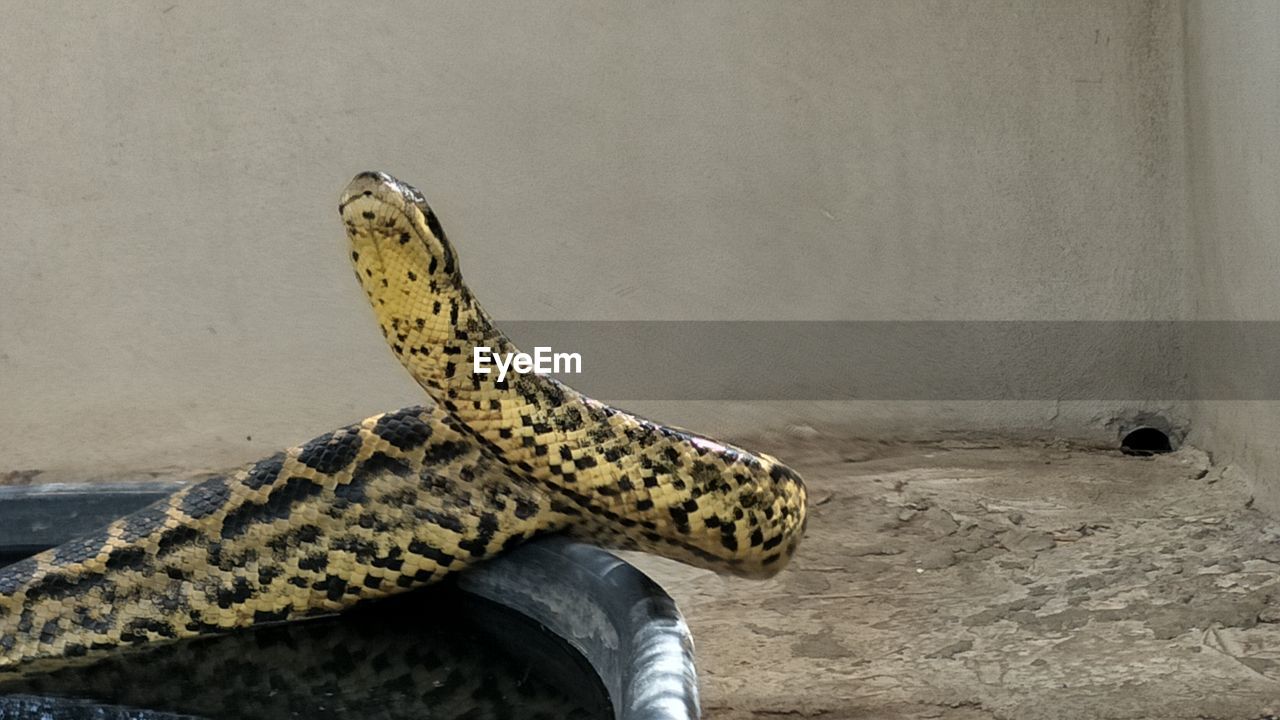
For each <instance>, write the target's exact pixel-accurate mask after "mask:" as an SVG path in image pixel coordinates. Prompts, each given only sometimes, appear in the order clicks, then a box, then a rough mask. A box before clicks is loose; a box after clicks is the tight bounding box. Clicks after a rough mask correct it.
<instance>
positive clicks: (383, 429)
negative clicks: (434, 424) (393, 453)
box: [373, 407, 431, 450]
mask: <svg viewBox="0 0 1280 720" xmlns="http://www.w3.org/2000/svg"><path fill="white" fill-rule="evenodd" d="M421 413H422V408H420V407H412V408H405V409H404V410H399V411H397V412H393V413H387V414H386V415H383V416H382V417H380V418H378V422H377V424H375V425H374V426H373V432H374V434H376V435H377V436H378V437H380V438H382V439H383V440H386V441H387V442H388V443H390V444H391V445H392V446H394V447H396V448H398V449H400V450H412V449H413V448H416V447H418V446H419V445H421V444H422V443H424V442H426V441H427V440H428V439H429V438H430V437H431V426H430V425H428V424H427V423H425V422H423V421H422V418H421V417H419V415H421Z"/></svg>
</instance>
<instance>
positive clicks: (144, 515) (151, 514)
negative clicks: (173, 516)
mask: <svg viewBox="0 0 1280 720" xmlns="http://www.w3.org/2000/svg"><path fill="white" fill-rule="evenodd" d="M168 512H169V501H168V500H167V499H166V500H161V501H160V502H157V503H155V504H153V505H149V506H147V507H145V508H143V509H141V510H139V511H137V512H135V513H132V514H130V515H127V516H125V518H124V521H123V523H122V525H121V528H120V537H121V539H122V540H124V541H125V542H137V541H138V540H141V539H142V538H144V537H146V536H148V535H151V534H152V533H154V532H156V531H157V530H159V529H160V528H162V527H164V523H165V520H166V518H167V517H168Z"/></svg>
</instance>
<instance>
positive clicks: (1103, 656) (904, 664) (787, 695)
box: [627, 432, 1280, 720]
mask: <svg viewBox="0 0 1280 720" xmlns="http://www.w3.org/2000/svg"><path fill="white" fill-rule="evenodd" d="M805 435H806V436H805V437H790V436H788V437H783V436H773V437H765V438H756V439H750V440H746V439H744V444H747V446H748V447H752V448H759V449H762V450H765V451H767V452H770V453H772V454H775V455H777V456H778V457H780V458H782V459H783V460H784V461H786V462H787V463H788V464H790V465H792V466H793V467H795V468H796V469H797V470H798V471H800V473H801V474H802V475H803V476H804V477H805V479H806V482H807V483H808V486H809V498H810V521H809V531H808V534H807V536H806V538H805V541H804V543H803V544H802V545H801V548H800V552H799V553H798V554H797V556H796V559H795V560H794V561H793V563H792V565H791V566H790V567H789V568H788V569H787V570H786V571H784V572H783V573H782V574H780V575H779V576H778V577H776V578H774V579H772V580H769V581H766V582H762V583H761V582H751V581H748V580H739V579H735V578H726V577H720V576H717V575H714V574H711V573H708V572H704V571H699V570H693V569H690V568H686V567H684V566H679V565H676V564H675V563H669V562H666V561H663V560H657V559H653V558H648V557H643V556H636V555H634V554H628V555H627V558H628V560H630V561H632V562H634V563H635V564H637V565H639V566H641V567H642V568H643V569H644V570H645V571H646V572H648V573H649V574H650V575H651V576H652V577H654V578H655V579H656V580H658V581H659V582H660V583H662V584H663V586H665V587H666V588H667V589H668V591H669V592H671V594H672V595H674V596H675V598H676V600H677V601H678V602H679V604H680V607H681V608H682V610H683V611H684V613H685V616H686V619H687V620H688V622H689V625H690V627H691V629H692V631H693V635H694V639H695V643H696V646H697V657H698V666H699V674H700V680H701V688H702V704H703V711H704V715H705V717H707V718H709V719H711V720H720V719H722V718H724V719H729V720H736V719H739V718H775V717H796V718H804V717H820V718H825V719H835V718H886V719H889V720H896V719H899V718H904V719H905V718H941V719H944V720H968V719H970V718H1002V719H1003V718H1009V719H1014V718H1036V719H1037V720H1053V719H1055V718H1063V719H1065V718H1111V719H1120V718H1126V719H1127V718H1135V719H1136V718H1162V719H1176V718H1187V719H1188V720H1190V719H1193V718H1194V719H1196V720H1203V719H1211V718H1214V719H1216V718H1221V719H1224V720H1226V719H1232V720H1237V719H1238V720H1260V719H1264V718H1269V717H1271V716H1272V713H1274V712H1280V577H1278V575H1277V571H1278V570H1280V542H1278V539H1280V525H1277V524H1275V523H1273V522H1272V523H1269V522H1268V521H1267V518H1266V517H1265V516H1264V515H1263V514H1262V513H1260V512H1258V511H1256V510H1253V509H1251V505H1252V501H1251V498H1250V495H1249V492H1248V490H1247V487H1246V485H1245V483H1244V482H1243V480H1241V479H1240V477H1239V476H1238V475H1237V474H1236V473H1234V472H1233V471H1232V469H1231V468H1229V467H1228V468H1219V467H1214V466H1213V465H1212V464H1211V463H1210V462H1209V459H1208V458H1207V457H1206V456H1205V454H1204V453H1202V452H1199V451H1197V450H1194V449H1190V448H1186V449H1183V450H1180V451H1178V452H1175V453H1171V454H1167V455H1159V456H1155V457H1145V458H1142V457H1130V456H1126V455H1122V454H1121V453H1120V452H1118V451H1116V450H1109V449H1101V448H1091V447H1082V446H1075V445H1070V444H1066V443H1061V442H1057V443H1043V442H1041V443H1029V442H1014V441H1008V440H984V439H973V438H966V439H952V440H946V441H938V442H930V443H869V442H859V441H853V440H840V439H834V438H829V437H820V436H816V433H812V432H809V433H806V434H805Z"/></svg>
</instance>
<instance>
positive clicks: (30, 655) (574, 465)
mask: <svg viewBox="0 0 1280 720" xmlns="http://www.w3.org/2000/svg"><path fill="white" fill-rule="evenodd" d="M340 212H341V215H342V219H343V222H344V223H345V225H346V227H347V232H348V236H349V239H350V241H351V246H352V250H351V257H352V260H353V261H354V263H355V266H356V271H357V275H358V277H359V278H360V282H361V284H362V285H363V286H364V288H365V290H366V292H367V293H368V295H369V298H370V302H371V303H372V305H373V308H374V312H375V314H376V315H377V317H378V320H379V322H380V324H381V325H382V328H383V331H384V334H385V335H386V337H387V340H388V343H389V344H390V345H391V347H392V350H393V351H394V352H395V353H396V356H397V357H398V358H399V359H400V360H401V362H402V363H404V365H405V367H406V368H408V369H409V371H410V372H411V373H412V374H413V376H414V378H415V379H417V381H418V382H419V383H420V384H421V385H422V386H423V387H424V388H426V390H427V392H428V394H429V395H431V396H432V398H433V399H435V400H436V401H437V402H438V403H439V404H438V405H429V406H426V407H413V408H405V409H403V410H399V411H396V412H394V413H386V414H384V415H378V416H374V417H371V418H368V419H366V420H364V421H363V422H361V423H357V424H355V425H351V426H348V427H345V428H341V429H339V430H336V431H334V432H331V433H326V434H325V435H322V436H320V437H318V438H315V439H314V440H312V441H311V442H309V443H307V444H305V445H303V446H300V447H297V448H293V449H290V450H287V451H285V452H282V453H279V454H277V455H274V456H272V457H270V458H266V459H264V460H262V461H260V462H258V463H256V464H254V465H252V466H250V467H248V468H245V469H243V470H241V471H239V472H237V473H234V474H232V475H230V476H228V477H222V478H214V479H211V480H208V481H205V482H202V483H200V484H198V485H194V486H192V487H189V488H185V489H183V490H181V491H179V492H177V493H175V494H174V495H173V496H171V497H169V498H167V499H165V500H163V501H160V502H158V503H156V504H154V505H152V506H149V507H148V508H145V509H143V510H140V511H138V512H136V513H133V514H131V515H128V516H126V517H124V518H121V519H119V520H117V521H115V522H113V523H112V524H111V525H110V526H108V527H107V528H105V529H104V530H102V531H101V532H99V533H95V534H93V535H90V536H87V537H83V538H80V539H77V540H74V541H72V542H69V543H66V544H64V545H62V546H59V547H57V548H54V549H53V550H50V551H47V552H44V553H41V554H40V555H37V556H35V557H33V558H30V559H27V560H24V561H22V562H19V563H16V564H14V565H12V566H9V567H6V568H3V569H0V674H2V673H5V672H13V671H17V670H20V671H21V672H23V673H31V672H38V671H40V670H42V669H43V668H47V667H56V666H60V665H65V664H67V663H68V662H75V661H78V659H84V660H88V659H92V658H94V657H96V656H97V655H98V654H99V652H100V651H106V650H110V649H112V648H116V647H119V646H121V645H139V644H145V643H149V642H157V641H166V640H173V639H178V638H184V637H192V636H197V635H202V634H208V633H218V632H223V631H226V630H230V629H233V628H238V627H247V626H253V625H258V624H263V623H269V622H281V621H286V620H292V619H296V618H300V617H306V616H311V615H316V614H326V613H332V612H336V611H340V610H343V609H346V608H348V607H351V606H352V605H355V604H357V603H359V602H363V601H366V600H370V599H376V598H379V597H384V596H387V595H391V594H394V593H399V592H403V591H405V590H407V589H411V588H415V587H419V586H422V585H427V584H430V583H433V582H435V581H438V580H439V579H441V578H443V577H445V576H446V575H448V574H450V573H452V572H455V571H457V570H460V569H462V568H465V567H466V566H468V565H470V564H472V563H474V562H477V561H480V560H483V559H485V558H487V557H490V556H492V555H494V554H496V553H498V552H501V551H502V550H503V549H506V548H509V547H512V546H514V545H516V544H518V543H520V542H522V541H524V540H527V539H529V538H531V537H534V536H536V535H538V534H543V533H551V532H561V531H567V532H570V533H572V534H574V535H577V536H579V537H583V538H586V539H589V540H591V541H593V542H596V543H598V544H601V545H604V546H608V547H616V548H627V549H638V550H645V551H648V552H652V553H655V554H659V555H663V556H666V557H670V558H673V559H677V560H681V561H684V562H688V563H691V564H694V565H698V566H701V567H706V568H710V569H713V570H717V571H721V572H730V573H734V574H738V575H744V576H749V577H768V576H770V575H772V574H774V573H776V572H777V571H778V570H779V569H781V568H782V567H783V566H784V565H785V564H786V562H787V560H788V559H789V558H790V557H791V555H792V553H793V552H794V550H795V547H796V545H797V543H798V542H799V540H800V537H801V536H802V534H803V529H804V519H805V493H804V486H803V483H802V482H801V481H800V478H799V477H798V476H797V475H796V474H795V473H794V472H793V471H791V470H790V469H789V468H787V467H786V466H785V465H782V464H781V463H779V462H778V461H777V460H775V459H773V458H771V457H768V456H764V455H753V454H751V453H749V452H747V451H745V450H742V449H740V448H736V447H733V446H729V445H724V444H721V443H717V442H715V441H712V440H708V439H706V438H702V437H699V436H696V435H693V434H690V433H686V432H684V431H681V430H677V429H674V428H670V427H666V426H663V425H659V424H656V423H652V422H649V421H645V420H642V419H639V418H636V417H634V416H632V415H628V414H626V413H624V412H622V411H619V410H616V409H614V408H611V407H609V406H607V405H604V404H602V403H599V402H597V401H594V400H591V399H590V398H587V397H585V396H583V395H581V394H580V393H578V392H576V391H574V390H573V389H572V388H569V387H567V386H565V385H563V384H561V383H558V382H556V381H554V380H552V379H550V378H545V377H542V376H539V375H536V374H520V373H515V374H514V375H509V376H508V379H507V380H506V381H505V382H499V381H497V380H496V376H495V375H488V376H486V375H481V374H477V373H474V372H472V367H471V348H472V347H474V346H475V345H477V344H482V345H488V346H490V347H492V348H493V349H494V350H495V351H498V352H514V351H515V348H514V347H513V346H512V345H511V343H510V342H509V341H507V340H506V338H505V337H503V336H502V335H501V334H500V333H499V332H498V331H497V330H496V329H495V328H494V326H493V324H492V323H491V322H490V320H489V318H488V316H487V315H486V314H485V313H484V311H483V310H482V309H481V308H480V306H479V305H478V304H477V303H476V302H475V299H474V298H473V297H472V295H471V293H470V291H469V290H468V289H467V287H466V286H465V284H463V282H462V276H461V273H460V272H459V269H458V262H457V255H456V253H455V252H454V250H453V248H452V246H451V245H450V244H449V241H448V240H447V239H446V237H445V235H444V232H443V230H442V229H441V228H440V225H439V222H438V221H437V220H436V218H435V215H434V214H433V213H432V211H431V210H430V208H429V207H428V206H427V204H426V202H425V201H424V200H423V199H422V197H421V195H420V194H419V193H418V192H417V191H416V190H414V189H413V188H411V187H409V186H407V185H404V184H402V183H400V182H398V181H396V180H394V179H393V178H391V177H389V176H387V175H383V174H380V173H363V174H361V175H358V176H357V177H356V178H355V179H354V180H353V181H352V182H351V184H350V185H349V186H348V188H347V190H346V192H345V193H344V194H343V198H342V201H341V204H340Z"/></svg>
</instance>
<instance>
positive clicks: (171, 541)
mask: <svg viewBox="0 0 1280 720" xmlns="http://www.w3.org/2000/svg"><path fill="white" fill-rule="evenodd" d="M203 540H204V535H203V534H202V533H201V532H200V530H199V529H197V528H194V527H176V528H173V529H172V530H166V531H164V533H162V534H161V535H160V540H159V541H158V542H156V557H164V556H165V555H168V554H169V553H171V552H173V551H175V550H178V549H179V548H183V547H186V546H188V545H192V544H195V543H200V542H202V541H203Z"/></svg>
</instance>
